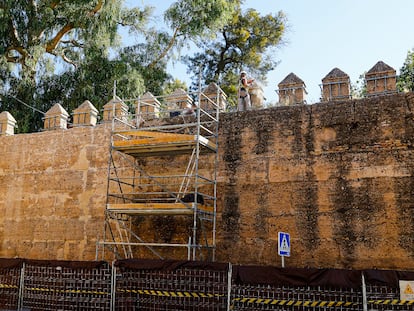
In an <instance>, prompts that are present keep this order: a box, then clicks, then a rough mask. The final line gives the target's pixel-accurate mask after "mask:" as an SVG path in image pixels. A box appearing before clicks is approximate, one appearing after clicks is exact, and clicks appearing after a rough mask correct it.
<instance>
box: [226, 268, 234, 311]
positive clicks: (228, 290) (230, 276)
mask: <svg viewBox="0 0 414 311" xmlns="http://www.w3.org/2000/svg"><path fill="white" fill-rule="evenodd" d="M232 273H233V271H232V265H231V262H229V271H228V272H227V311H230V308H231V287H232V286H231V285H232Z"/></svg>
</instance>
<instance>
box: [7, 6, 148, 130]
mask: <svg viewBox="0 0 414 311" xmlns="http://www.w3.org/2000/svg"><path fill="white" fill-rule="evenodd" d="M150 13H151V9H150V8H148V7H145V8H143V9H142V10H140V9H137V8H133V9H126V8H124V7H122V0H114V1H104V0H90V1H87V0H72V1H62V0H31V1H14V0H3V1H2V2H1V3H0V24H1V25H2V27H0V77H1V79H2V82H3V84H2V85H1V87H2V91H1V93H3V100H2V110H8V111H10V112H11V113H12V114H13V115H14V116H15V118H16V120H18V125H19V129H18V132H26V131H36V130H38V129H40V128H41V126H42V119H41V118H42V115H41V114H40V113H38V112H36V111H47V110H48V108H50V106H51V105H52V104H54V103H56V102H60V103H66V104H68V105H69V106H68V107H65V108H72V106H73V105H74V104H73V103H72V104H71V103H70V101H71V100H73V101H76V105H79V104H80V103H81V100H82V99H84V96H91V93H92V95H93V94H98V93H99V94H100V97H99V100H100V101H101V100H102V97H103V95H105V94H106V92H107V91H108V90H106V92H101V90H102V89H101V87H102V88H104V87H108V84H109V83H110V82H113V79H121V80H122V79H123V80H124V81H128V83H129V85H130V86H129V88H131V89H132V88H133V87H132V85H134V86H136V85H137V84H142V81H141V82H140V80H141V77H140V76H139V75H133V73H134V71H129V72H128V73H129V76H128V77H125V72H124V73H123V74H120V72H121V70H122V69H125V67H123V66H122V64H119V62H116V61H111V60H110V59H109V50H110V48H112V49H114V48H116V46H117V41H118V35H117V31H118V27H119V26H126V27H129V28H130V30H131V31H137V32H139V31H142V30H143V29H144V26H145V24H146V20H147V18H148V17H149V15H150ZM56 69H59V71H60V73H59V74H56ZM98 78H99V79H101V80H99V79H98ZM91 82H93V83H92V84H90V83H91ZM112 85H113V83H112ZM111 89H112V86H111ZM134 89H136V88H134ZM140 90H142V88H141V89H140ZM71 96H72V97H71ZM76 96H79V97H76ZM92 97H93V96H92ZM69 98H70V99H69ZM24 102H25V103H27V104H28V105H30V106H32V107H34V109H30V108H28V107H27V106H26V105H22V103H24ZM75 107H76V106H75Z"/></svg>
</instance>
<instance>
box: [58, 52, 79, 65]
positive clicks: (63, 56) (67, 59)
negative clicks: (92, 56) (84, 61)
mask: <svg viewBox="0 0 414 311" xmlns="http://www.w3.org/2000/svg"><path fill="white" fill-rule="evenodd" d="M61 56H62V59H63V60H64V61H65V62H66V63H68V64H70V65H72V66H73V67H75V69H76V68H77V65H76V63H75V62H74V61H73V60H71V59H69V58H68V57H67V56H66V55H65V51H62V54H61Z"/></svg>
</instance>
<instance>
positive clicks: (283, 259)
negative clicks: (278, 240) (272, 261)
mask: <svg viewBox="0 0 414 311" xmlns="http://www.w3.org/2000/svg"><path fill="white" fill-rule="evenodd" d="M281 257H282V268H284V267H285V256H281Z"/></svg>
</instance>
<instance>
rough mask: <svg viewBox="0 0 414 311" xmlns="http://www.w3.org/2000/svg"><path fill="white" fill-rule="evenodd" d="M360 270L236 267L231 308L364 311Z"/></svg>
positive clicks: (254, 310) (257, 310)
mask: <svg viewBox="0 0 414 311" xmlns="http://www.w3.org/2000/svg"><path fill="white" fill-rule="evenodd" d="M361 285H362V280H361V277H360V272H358V271H348V270H329V269H295V268H277V267H263V266H235V267H234V269H233V280H232V291H231V303H232V310H240V311H242V310H249V311H259V310H293V311H298V310H310V311H320V310H325V311H328V310H329V311H340V310H341V311H342V310H348V311H357V310H358V311H359V310H362V304H363V297H362V287H361Z"/></svg>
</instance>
